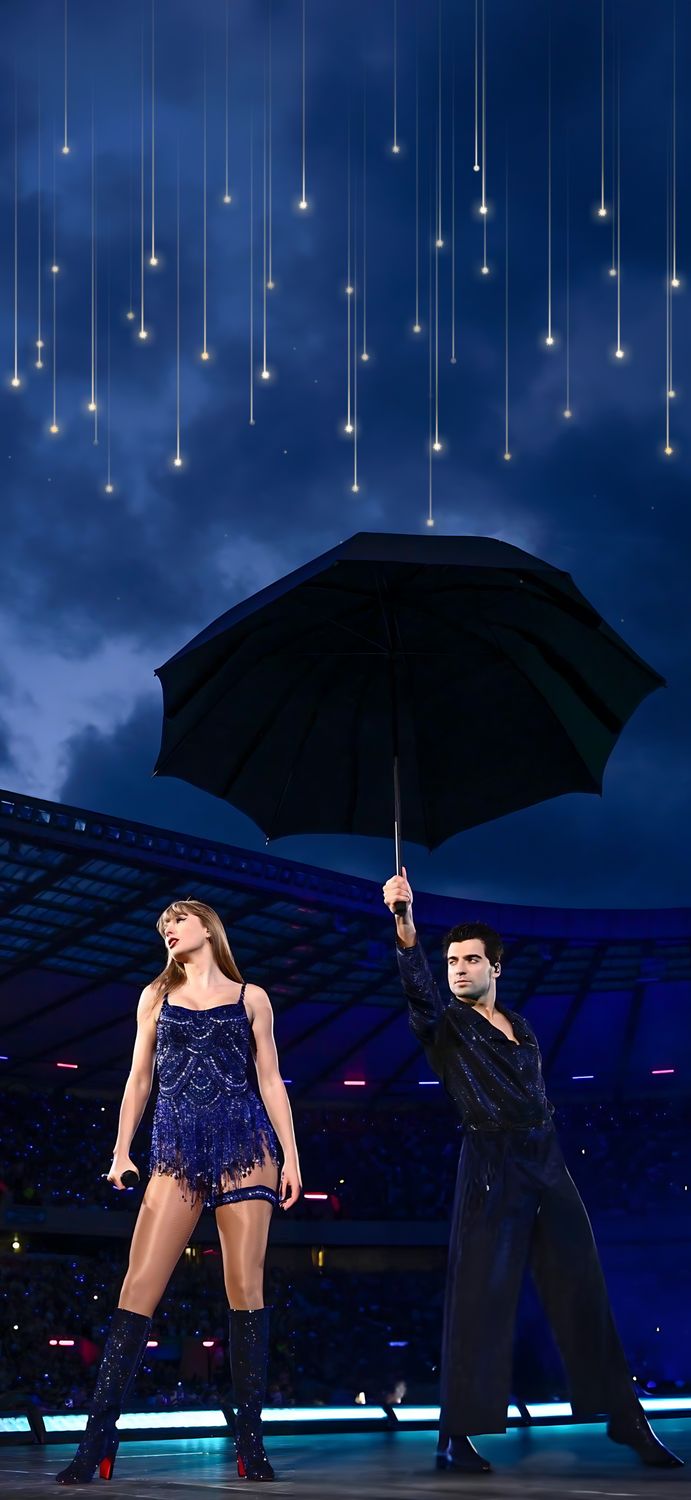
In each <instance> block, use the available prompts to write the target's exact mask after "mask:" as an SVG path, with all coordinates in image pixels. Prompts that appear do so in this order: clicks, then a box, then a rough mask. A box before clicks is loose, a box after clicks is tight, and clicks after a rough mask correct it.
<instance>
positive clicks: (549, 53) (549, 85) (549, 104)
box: [545, 9, 554, 349]
mask: <svg viewBox="0 0 691 1500" xmlns="http://www.w3.org/2000/svg"><path fill="white" fill-rule="evenodd" d="M545 343H546V344H547V347H548V348H550V349H551V348H552V346H553V344H554V334H553V332H552V12H551V9H550V11H549V13H548V20H547V337H546V339H545Z"/></svg>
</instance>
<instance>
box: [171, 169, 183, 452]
mask: <svg viewBox="0 0 691 1500" xmlns="http://www.w3.org/2000/svg"><path fill="white" fill-rule="evenodd" d="M180 394H181V393H180V141H179V139H178V151H177V176H176V198H175V457H174V459H173V465H174V467H175V468H176V469H181V468H182V453H181V452H180Z"/></svg>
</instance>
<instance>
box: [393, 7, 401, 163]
mask: <svg viewBox="0 0 691 1500" xmlns="http://www.w3.org/2000/svg"><path fill="white" fill-rule="evenodd" d="M400 149H401V148H400V146H399V144H398V0H393V146H392V151H393V154H394V156H398V154H399V152H400Z"/></svg>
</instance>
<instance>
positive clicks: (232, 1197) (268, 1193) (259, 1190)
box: [211, 1182, 278, 1208]
mask: <svg viewBox="0 0 691 1500" xmlns="http://www.w3.org/2000/svg"><path fill="white" fill-rule="evenodd" d="M250 1198H263V1199H264V1201H265V1203H270V1204H271V1206H272V1208H278V1193H277V1192H275V1190H274V1188H270V1187H265V1186H264V1184H263V1183H261V1182H259V1183H257V1184H256V1186H255V1187H241V1188H230V1189H229V1191H228V1192H227V1193H218V1194H216V1193H214V1195H213V1198H212V1201H211V1206H212V1208H222V1207H223V1205H224V1204H225V1203H244V1202H245V1200H246V1199H250Z"/></svg>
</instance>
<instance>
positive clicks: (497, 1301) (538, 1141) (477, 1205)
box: [383, 867, 682, 1472]
mask: <svg viewBox="0 0 691 1500" xmlns="http://www.w3.org/2000/svg"><path fill="white" fill-rule="evenodd" d="M383 890H384V901H385V903H386V905H387V906H388V908H389V910H390V911H391V912H393V913H394V915H395V918H396V937H397V953H398V964H399V969H400V973H401V979H402V983H403V989H404V992H405V994H406V996H407V998H408V1005H409V1018H410V1025H411V1028H412V1030H413V1032H414V1033H415V1035H416V1036H417V1037H418V1039H419V1041H420V1042H421V1044H422V1046H423V1047H424V1049H425V1053H426V1055H427V1058H428V1061H429V1063H430V1065H431V1067H432V1069H433V1071H434V1072H435V1073H436V1074H437V1076H438V1078H440V1079H441V1082H442V1083H443V1085H444V1087H445V1089H446V1091H447V1093H448V1094H449V1096H450V1097H451V1099H452V1100H453V1102H454V1104H455V1105H456V1108H457V1109H458V1112H459V1114H460V1116H461V1119H462V1120H463V1123H464V1125H465V1127H466V1131H465V1138H464V1142H463V1147H462V1149H461V1156H460V1161H459V1165H458V1178H457V1182H456V1195H455V1201H454V1209H453V1219H452V1226H451V1242H450V1246H449V1262H448V1272H447V1284H446V1300H445V1306H444V1325H443V1334H442V1359H441V1414H440V1423H439V1429H440V1442H439V1448H438V1450H437V1464H438V1467H440V1468H452V1469H461V1470H464V1471H472V1472H481V1471H484V1472H486V1471H487V1470H489V1468H490V1465H489V1463H488V1462H487V1460H486V1459H484V1458H482V1456H481V1454H479V1453H478V1452H477V1450H476V1449H475V1447H474V1446H473V1444H472V1443H471V1441H470V1436H471V1434H475V1433H478V1432H504V1431H505V1430H506V1409H507V1404H508V1397H509V1390H510V1381H511V1356H512V1344H513V1329H514V1322H515V1316H516V1305H517V1301H518V1295H519V1291H520V1284H521V1280H522V1277H523V1273H524V1270H525V1267H526V1264H527V1263H530V1268H531V1271H532V1274H533V1278H534V1281H535V1284H536V1286H537V1290H538V1292H539V1295H540V1298H541V1300H542V1303H543V1305H544V1307H545V1310H546V1313H547V1316H548V1318H549V1321H550V1323H551V1325H552V1329H553V1332H554V1335H555V1338H556V1341H557V1344H558V1346H559V1350H560V1353H561V1356H562V1359H563V1362H564V1366H565V1368H566V1372H567V1376H568V1380H569V1385H570V1389H571V1404H572V1408H573V1413H574V1416H575V1417H577V1418H579V1419H580V1420H584V1419H586V1418H589V1419H592V1418H593V1417H595V1416H597V1415H598V1414H600V1413H604V1414H606V1415H607V1417H608V1426H607V1433H608V1436H609V1437H610V1438H611V1439H612V1440H613V1442H615V1443H625V1444H628V1445H629V1446H630V1447H631V1448H633V1449H634V1450H635V1451H636V1453H637V1454H638V1455H639V1457H640V1458H641V1459H642V1460H643V1463H645V1464H651V1465H655V1466H657V1467H660V1468H676V1467H678V1466H680V1465H681V1464H682V1460H681V1459H680V1458H677V1457H676V1455H675V1454H674V1453H671V1452H670V1450H669V1449H668V1448H666V1447H665V1446H664V1444H663V1443H661V1442H660V1440H659V1439H658V1438H657V1437H656V1436H655V1434H654V1432H653V1431H652V1428H651V1427H650V1426H649V1424H648V1421H647V1419H646V1417H645V1414H644V1412H643V1409H642V1407H641V1406H640V1403H639V1402H638V1399H637V1397H636V1394H635V1391H634V1388H633V1384H632V1382H631V1377H630V1374H629V1370H628V1366H627V1363H626V1357H625V1355H624V1351H623V1348H622V1345H621V1341H620V1339H619V1335H618V1333H617V1330H616V1327H615V1324H614V1319H613V1317H612V1312H611V1308H610V1305H609V1298H608V1296H607V1289H606V1286H605V1282H604V1277H603V1274H602V1268H601V1266H600V1261H599V1257H598V1253H597V1249H596V1246H595V1241H594V1239H593V1233H592V1229H591V1227H590V1221H589V1219H588V1215H587V1214H586V1211H585V1208H584V1206H583V1203H582V1201H581V1198H580V1196H579V1193H578V1191H577V1189H576V1187H575V1184H574V1183H573V1181H572V1179H571V1177H570V1176H569V1173H568V1172H567V1170H566V1166H565V1163H564V1158H563V1156H562V1153H561V1148H560V1146H559V1142H558V1140H557V1136H556V1132H555V1129H554V1125H553V1123H552V1112H553V1111H552V1105H551V1104H550V1103H549V1101H548V1100H547V1098H546V1096H545V1089H544V1083H543V1079H542V1063H541V1058H540V1051H539V1048H538V1044H537V1040H536V1038H535V1035H534V1033H533V1031H532V1030H531V1028H530V1026H529V1025H528V1023H527V1021H526V1020H525V1019H524V1017H523V1016H521V1015H519V1013H518V1012H517V1011H509V1010H505V1009H504V1008H503V1007H502V1006H500V1005H499V1003H498V1001H497V980H498V979H499V976H500V974H501V958H502V953H503V944H502V941H501V938H500V937H499V935H498V934H497V933H496V932H494V930H493V929H492V928H491V927H487V926H485V924H484V923H481V922H475V923H470V924H467V925H465V926H461V927H453V928H452V929H451V931H450V932H449V933H448V934H447V936H446V938H445V940H444V944H443V951H444V955H445V958H446V962H447V970H448V981H449V989H450V992H451V994H450V997H449V999H447V1000H446V1001H444V1000H443V999H442V996H441V994H440V993H439V990H438V988H437V985H436V983H435V980H434V978H433V976H432V973H431V970H430V968H429V964H428V962H427V959H426V957H425V954H424V952H423V950H422V947H421V945H420V943H419V942H418V937H417V932H416V930H415V924H414V921H413V892H412V890H411V888H410V885H409V883H408V879H407V876H406V871H405V867H404V869H403V873H402V875H394V876H392V877H391V879H390V880H387V882H386V885H385V886H384V887H383ZM442 1434H443V1436H442Z"/></svg>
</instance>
